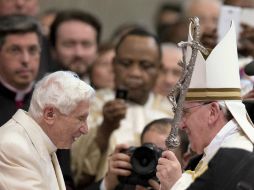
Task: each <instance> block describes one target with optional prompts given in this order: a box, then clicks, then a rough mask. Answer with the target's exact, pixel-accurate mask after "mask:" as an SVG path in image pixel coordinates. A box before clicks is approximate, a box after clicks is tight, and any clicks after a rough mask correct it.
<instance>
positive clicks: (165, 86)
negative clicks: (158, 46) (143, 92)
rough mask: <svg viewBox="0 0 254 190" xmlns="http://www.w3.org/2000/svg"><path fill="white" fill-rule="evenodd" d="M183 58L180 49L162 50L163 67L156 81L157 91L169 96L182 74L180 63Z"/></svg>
mask: <svg viewBox="0 0 254 190" xmlns="http://www.w3.org/2000/svg"><path fill="white" fill-rule="evenodd" d="M181 59H182V53H181V51H180V50H176V49H173V48H165V49H163V50H162V68H161V70H160V74H159V76H158V79H157V81H156V85H155V92H157V93H159V94H161V95H163V96H167V94H168V92H169V91H170V90H171V89H172V88H173V87H174V86H175V85H176V83H177V81H178V80H179V79H180V77H181V74H182V68H181V67H180V66H179V65H178V62H180V61H181Z"/></svg>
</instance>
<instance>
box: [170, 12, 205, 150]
mask: <svg viewBox="0 0 254 190" xmlns="http://www.w3.org/2000/svg"><path fill="white" fill-rule="evenodd" d="M190 21H191V23H190V29H191V31H193V40H191V41H188V42H180V43H178V46H180V47H181V48H182V52H183V61H182V62H180V63H179V65H180V66H181V67H182V68H183V72H182V76H181V78H180V79H179V81H178V82H177V84H176V85H175V86H174V88H173V89H172V90H171V91H170V92H169V94H168V96H167V98H168V100H169V101H170V103H171V104H172V105H173V111H174V118H173V123H172V129H171V131H170V134H169V136H168V137H167V139H166V141H165V143H166V146H167V147H168V149H174V148H176V147H178V146H179V145H180V142H179V139H178V126H179V123H180V120H181V117H182V109H183V102H184V100H185V96H186V93H187V91H188V87H189V85H190V81H191V76H192V72H193V69H194V66H195V62H196V58H197V53H198V51H201V52H202V53H203V54H205V55H208V51H207V50H206V49H205V48H204V47H203V46H201V44H200V43H199V38H200V36H199V35H200V31H199V27H200V25H199V19H198V17H193V18H190ZM187 46H190V47H191V49H192V53H191V58H190V60H189V63H187V61H186V49H187ZM176 96H178V100H177V101H176V98H175V97H176Z"/></svg>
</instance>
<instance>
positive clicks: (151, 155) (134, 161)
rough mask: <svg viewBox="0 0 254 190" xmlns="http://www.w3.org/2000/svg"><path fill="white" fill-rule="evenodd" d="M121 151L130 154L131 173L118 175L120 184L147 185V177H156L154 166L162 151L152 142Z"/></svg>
mask: <svg viewBox="0 0 254 190" xmlns="http://www.w3.org/2000/svg"><path fill="white" fill-rule="evenodd" d="M122 152H123V153H126V154H128V155H130V157H131V160H130V162H131V165H132V170H131V175H129V176H127V177H125V176H118V179H119V181H120V183H121V184H131V185H142V186H144V187H148V186H149V184H148V180H149V179H151V178H152V179H156V180H157V178H156V166H157V163H158V159H159V158H160V157H161V154H162V152H163V150H162V149H160V148H158V147H157V146H156V145H154V144H152V143H146V144H144V145H142V146H140V147H130V148H129V149H127V150H123V151H122Z"/></svg>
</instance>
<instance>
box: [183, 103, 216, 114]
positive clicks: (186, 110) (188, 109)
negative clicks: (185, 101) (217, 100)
mask: <svg viewBox="0 0 254 190" xmlns="http://www.w3.org/2000/svg"><path fill="white" fill-rule="evenodd" d="M210 103H212V102H204V103H201V104H198V105H195V106H190V107H187V108H183V115H182V116H183V117H185V116H187V115H188V113H190V109H192V108H198V107H201V106H204V105H207V104H210Z"/></svg>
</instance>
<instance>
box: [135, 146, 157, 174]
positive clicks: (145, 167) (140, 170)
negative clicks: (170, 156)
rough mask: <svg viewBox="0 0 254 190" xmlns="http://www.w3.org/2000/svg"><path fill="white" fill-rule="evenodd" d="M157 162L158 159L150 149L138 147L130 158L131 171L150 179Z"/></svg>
mask: <svg viewBox="0 0 254 190" xmlns="http://www.w3.org/2000/svg"><path fill="white" fill-rule="evenodd" d="M157 160H158V158H157V156H156V154H155V153H154V151H153V150H152V149H150V148H148V147H144V146H142V147H139V148H137V149H136V150H135V151H134V153H133V155H132V158H131V164H132V169H133V171H135V172H136V173H137V174H139V175H145V176H147V177H150V175H153V173H154V171H155V169H156V165H157Z"/></svg>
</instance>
